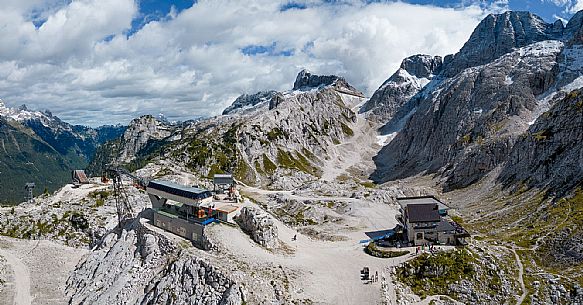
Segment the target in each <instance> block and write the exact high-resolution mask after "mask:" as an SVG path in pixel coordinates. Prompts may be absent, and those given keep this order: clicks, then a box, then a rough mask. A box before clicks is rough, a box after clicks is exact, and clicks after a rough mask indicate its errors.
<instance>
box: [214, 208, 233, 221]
mask: <svg viewBox="0 0 583 305" xmlns="http://www.w3.org/2000/svg"><path fill="white" fill-rule="evenodd" d="M237 209H239V208H238V207H236V206H234V205H232V204H227V205H224V206H222V207H218V208H216V209H215V210H216V211H217V218H218V219H219V220H221V221H225V222H234V221H233V217H235V212H236V211H237Z"/></svg>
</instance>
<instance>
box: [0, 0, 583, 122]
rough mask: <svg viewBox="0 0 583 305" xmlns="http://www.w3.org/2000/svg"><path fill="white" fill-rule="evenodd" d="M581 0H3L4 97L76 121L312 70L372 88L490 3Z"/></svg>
mask: <svg viewBox="0 0 583 305" xmlns="http://www.w3.org/2000/svg"><path fill="white" fill-rule="evenodd" d="M579 8H583V0H581V2H579V0H528V1H518V0H498V1H475V0H474V1H469V0H464V1H450V0H408V1H406V2H397V1H367V0H362V1H360V0H293V1H286V0H283V1H273V0H239V1H235V0H200V1H198V2H194V1H192V0H164V1H155V0H74V1H71V0H27V1H23V0H3V1H2V7H0V98H1V99H2V100H3V101H4V103H5V104H6V105H8V106H10V107H17V106H19V105H21V104H27V105H28V106H29V108H30V109H36V110H44V109H49V110H51V111H52V113H54V114H55V115H57V116H59V117H60V118H61V119H64V120H66V121H69V122H72V123H76V124H87V125H91V126H97V125H100V124H115V123H124V124H126V123H128V122H129V121H130V120H131V119H132V118H135V117H137V116H139V115H143V114H153V115H158V114H159V113H163V114H164V115H165V116H166V117H167V118H168V119H170V120H188V119H191V118H195V117H200V116H212V115H216V114H219V113H221V112H222V110H223V109H224V108H225V107H227V106H228V105H229V104H231V103H232V102H233V100H235V99H236V98H237V96H239V95H240V94H243V93H255V92H257V91H260V90H282V91H283V90H289V89H291V87H292V84H293V81H294V79H295V77H296V74H297V73H298V72H299V71H300V70H301V69H304V68H305V69H308V70H310V71H312V72H314V73H317V74H336V75H340V76H343V77H345V78H346V79H347V80H348V81H349V82H350V83H351V84H352V85H354V86H355V87H357V88H358V89H360V90H361V91H363V92H364V93H365V94H367V95H371V94H372V93H373V92H374V90H376V89H377V88H378V87H379V86H380V85H381V84H382V83H383V82H384V80H386V79H387V78H388V77H390V75H391V74H393V73H394V72H395V71H396V69H397V68H398V67H399V64H400V62H401V61H402V59H403V58H405V57H407V56H410V55H414V54H419V53H423V54H430V55H441V56H444V55H447V54H452V53H455V52H457V51H458V50H459V48H460V47H461V46H462V45H463V44H464V43H465V41H466V40H467V39H468V37H469V36H470V34H471V33H472V31H473V29H474V27H475V26H476V25H477V24H478V23H479V22H480V20H482V19H483V18H484V17H485V16H486V15H487V14H490V13H500V12H503V11H504V10H507V9H513V10H530V11H532V12H534V13H536V14H537V15H539V16H541V17H543V19H545V20H546V21H547V22H554V21H555V20H556V19H557V18H564V19H568V18H569V17H571V16H572V14H573V13H574V12H575V11H576V10H577V9H579Z"/></svg>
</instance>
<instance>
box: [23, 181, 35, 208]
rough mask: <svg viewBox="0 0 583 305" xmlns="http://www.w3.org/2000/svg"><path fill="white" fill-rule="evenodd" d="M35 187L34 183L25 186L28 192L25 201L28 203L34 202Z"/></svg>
mask: <svg viewBox="0 0 583 305" xmlns="http://www.w3.org/2000/svg"><path fill="white" fill-rule="evenodd" d="M34 187H35V184H34V182H29V183H27V184H25V185H24V189H25V190H26V196H25V197H24V199H25V200H26V202H28V203H33V202H34V196H33V194H32V190H33V189H34Z"/></svg>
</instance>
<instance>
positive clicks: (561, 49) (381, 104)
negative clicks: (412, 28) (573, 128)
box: [363, 12, 583, 190]
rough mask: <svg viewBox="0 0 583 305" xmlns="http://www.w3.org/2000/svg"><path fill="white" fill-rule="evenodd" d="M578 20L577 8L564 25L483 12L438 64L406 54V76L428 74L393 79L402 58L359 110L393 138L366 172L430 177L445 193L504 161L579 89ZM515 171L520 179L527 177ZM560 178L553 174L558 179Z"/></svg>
mask: <svg viewBox="0 0 583 305" xmlns="http://www.w3.org/2000/svg"><path fill="white" fill-rule="evenodd" d="M582 25H583V13H581V12H580V13H578V14H576V15H575V16H574V17H573V18H572V19H571V20H570V21H569V24H568V25H567V27H563V25H562V23H561V22H555V23H554V24H547V23H545V22H544V21H543V20H542V19H541V18H539V17H537V16H535V15H533V14H530V13H528V12H506V13H503V14H499V15H489V16H488V17H486V18H485V19H484V20H483V21H482V22H480V24H479V25H478V26H477V27H476V29H475V30H474V32H473V34H472V35H471V37H470V39H469V40H468V41H467V42H466V44H465V45H464V46H463V47H462V49H461V50H460V51H459V52H458V53H457V54H455V55H453V56H447V57H446V58H445V59H444V61H443V64H441V66H440V65H439V64H431V62H430V61H429V60H428V59H430V58H431V57H425V60H420V59H418V60H409V61H407V60H406V61H407V63H410V64H409V66H410V68H408V70H410V71H408V70H407V71H408V72H407V74H406V75H407V76H408V77H411V78H412V77H413V75H412V74H411V73H412V71H415V73H417V74H418V76H422V75H428V74H429V75H430V76H431V71H432V73H433V74H434V75H435V76H434V77H432V79H430V80H429V79H425V82H424V83H422V84H420V85H417V86H415V83H414V82H411V81H409V82H407V81H406V79H407V78H404V77H402V78H400V77H399V76H401V75H405V73H404V72H403V71H404V68H405V67H406V66H407V65H406V61H404V62H403V65H402V67H401V68H400V69H399V71H397V73H395V75H393V76H392V81H391V79H389V81H387V82H386V83H385V84H384V87H381V88H379V90H378V91H377V92H375V94H374V95H373V98H371V100H370V101H368V102H367V103H366V104H365V107H363V111H364V112H367V113H369V115H370V116H371V117H373V118H375V117H376V118H380V119H381V120H380V122H382V123H385V124H386V125H385V127H384V128H383V130H384V131H388V132H390V133H394V135H395V136H394V138H393V140H392V141H390V142H389V143H388V146H387V147H385V149H383V150H381V152H380V153H379V154H378V156H377V157H376V158H375V162H376V164H377V171H376V172H375V173H374V174H373V176H372V177H373V178H374V179H375V180H376V181H377V182H384V181H388V180H393V179H398V178H404V177H409V176H413V175H417V174H437V175H438V177H440V178H441V182H442V185H443V188H444V190H452V189H457V188H462V187H465V186H468V185H470V184H472V183H474V182H477V181H478V180H480V179H481V178H482V177H484V176H485V175H486V174H488V173H490V172H491V171H492V170H493V169H495V168H496V167H498V166H500V165H503V164H504V163H505V162H506V161H507V160H508V159H509V157H508V156H509V154H511V151H512V150H513V147H514V145H515V143H516V142H517V141H521V143H522V142H524V141H523V138H521V137H522V134H524V133H525V132H526V131H527V130H528V129H529V127H530V125H531V124H532V123H533V122H534V121H535V120H536V119H537V118H538V117H539V116H540V115H541V113H543V112H545V111H546V110H548V109H549V107H551V106H552V104H553V103H554V101H555V100H557V99H556V98H555V96H561V95H564V94H565V93H563V92H569V91H571V90H573V89H576V88H578V87H580V86H581V85H580V84H581V79H580V77H581V75H582V74H583V65H582V64H581V59H580V58H581V57H582V55H583V52H582V48H581V45H580V44H579V43H580V42H579V40H577V37H579V36H578V35H579V34H577V33H578V32H580V30H581V26H582ZM432 68H433V69H434V70H431V69H432ZM411 78H410V79H411ZM413 79H414V80H419V78H417V76H416V78H413ZM412 84H413V85H412ZM517 149H518V148H517ZM512 158H514V159H519V158H518V157H511V159H512ZM572 161H573V160H571V161H569V162H571V163H572ZM509 162H510V163H512V164H514V163H516V162H517V161H516V160H514V161H513V160H510V161H509ZM521 162H525V161H521ZM523 165H525V164H523ZM531 165H532V164H531ZM517 166H518V165H517ZM513 170H517V168H516V167H514V168H513V169H512V170H510V169H509V170H506V172H505V173H504V174H503V178H502V179H506V180H507V179H510V180H512V179H511V178H510V176H511V174H508V173H509V172H511V171H513ZM577 170H579V169H577ZM518 171H519V172H518V173H516V175H518V176H520V175H522V173H523V174H524V175H530V173H529V172H528V171H524V170H520V169H519V170H518ZM564 172H565V175H567V176H568V175H569V174H568V173H570V171H564ZM540 175H541V174H540V173H537V174H536V176H540ZM567 176H561V175H558V176H556V178H557V179H558V181H557V183H556V184H560V183H562V181H563V180H564V178H566V177H567ZM540 177H541V178H540V179H538V178H537V179H534V180H541V179H542V176H540ZM523 178H524V177H523ZM521 179H522V178H521ZM531 180H532V179H531ZM534 184H536V183H534ZM565 185H567V184H565ZM568 185H569V187H567V188H572V185H571V184H568Z"/></svg>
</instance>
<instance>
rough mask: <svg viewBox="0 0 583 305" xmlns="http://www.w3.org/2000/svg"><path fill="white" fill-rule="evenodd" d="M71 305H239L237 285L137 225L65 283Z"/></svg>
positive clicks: (107, 242) (111, 239)
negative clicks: (88, 304)
mask: <svg viewBox="0 0 583 305" xmlns="http://www.w3.org/2000/svg"><path fill="white" fill-rule="evenodd" d="M66 293H67V295H68V296H69V297H70V300H69V304H87V303H90V304H121V303H123V304H201V305H236V304H237V305H238V304H242V303H243V294H242V291H241V289H240V287H239V285H238V284H237V283H235V282H234V281H233V280H231V279H230V278H229V277H228V276H226V275H225V274H224V273H223V272H222V271H220V270H219V269H218V268H216V267H215V266H213V265H211V264H210V263H209V262H207V261H206V260H204V259H201V258H198V257H196V256H195V255H194V254H193V253H190V252H188V251H186V250H183V249H181V248H179V247H177V246H176V245H175V244H174V243H173V242H171V241H170V240H169V239H168V238H166V237H165V236H164V235H161V234H159V233H156V232H154V231H152V230H150V229H148V228H147V227H146V226H145V225H144V224H142V223H141V222H140V220H139V219H135V220H133V221H132V222H130V223H128V224H127V225H126V226H125V227H124V228H123V230H121V231H119V232H112V233H110V234H109V235H107V236H106V237H105V238H104V239H103V241H102V243H101V244H100V245H99V246H98V247H97V248H96V249H95V250H93V251H92V252H91V253H90V254H89V255H88V256H87V257H86V258H85V259H84V261H83V262H81V263H80V264H79V265H78V266H77V268H76V270H75V271H74V272H73V273H72V274H71V276H70V277H69V279H68V280H67V287H66Z"/></svg>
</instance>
